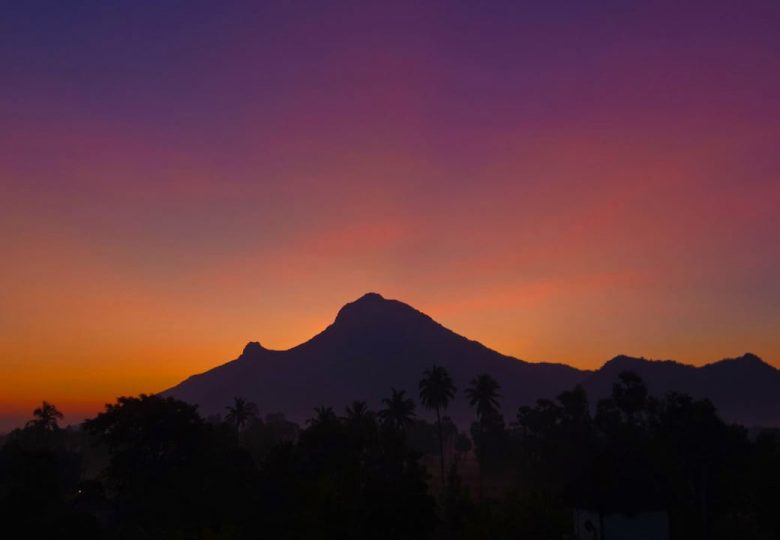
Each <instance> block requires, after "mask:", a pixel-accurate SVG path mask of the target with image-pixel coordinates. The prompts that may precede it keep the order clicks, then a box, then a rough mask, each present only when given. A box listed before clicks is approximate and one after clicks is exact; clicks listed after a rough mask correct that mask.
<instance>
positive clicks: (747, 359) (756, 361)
mask: <svg viewBox="0 0 780 540" xmlns="http://www.w3.org/2000/svg"><path fill="white" fill-rule="evenodd" d="M717 364H721V365H740V366H769V364H767V363H766V362H764V361H763V360H762V359H761V358H760V357H759V356H758V355H755V354H753V353H749V352H748V353H745V354H743V355H742V356H737V357H736V358H724V359H723V360H721V361H720V362H715V365H717Z"/></svg>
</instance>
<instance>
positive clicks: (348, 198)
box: [0, 0, 780, 427]
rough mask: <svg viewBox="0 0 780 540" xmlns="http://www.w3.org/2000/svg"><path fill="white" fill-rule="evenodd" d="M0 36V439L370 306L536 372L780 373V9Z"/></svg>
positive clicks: (235, 8) (109, 17)
mask: <svg viewBox="0 0 780 540" xmlns="http://www.w3.org/2000/svg"><path fill="white" fill-rule="evenodd" d="M0 7H1V8H2V10H1V11H0V253H1V254H2V258H1V259H0V283H1V284H2V286H1V287H0V427H3V426H6V427H7V426H8V425H11V424H12V423H14V422H17V421H18V420H19V419H20V418H21V417H24V416H26V415H27V414H28V413H29V411H30V410H31V409H32V408H33V407H34V405H35V404H36V402H39V401H40V400H41V399H47V400H50V401H53V402H55V403H57V404H58V405H59V406H60V408H62V409H63V410H64V411H65V412H66V414H67V415H68V417H67V418H66V420H71V421H74V420H76V419H78V418H80V417H82V416H83V415H85V414H92V413H94V412H95V411H96V410H97V409H98V407H99V406H100V405H101V404H102V403H103V402H106V401H109V400H112V399H113V398H114V397H115V396H116V395H118V394H129V393H138V392H142V391H146V392H154V391H157V390H161V389H163V388H166V387H168V386H171V385H172V384H174V383H176V382H178V381H179V380H181V379H182V378H184V377H186V376H187V375H190V374H192V373H195V372H200V371H203V370H205V369H207V368H209V367H212V366H214V365H216V364H218V363H221V362H224V361H226V360H228V359H230V358H234V357H235V356H236V355H237V354H238V353H239V352H240V350H241V348H242V346H243V345H244V344H245V343H246V342H247V341H249V340H255V339H256V340H259V341H261V342H262V343H263V344H264V345H265V346H267V347H272V348H286V347H290V346H292V345H295V344H297V343H299V342H301V341H303V340H305V339H307V338H309V337H310V336H312V335H313V334H314V333H316V332H318V331H319V330H321V329H322V328H323V327H324V326H325V325H326V324H328V323H329V322H330V321H331V320H332V319H333V317H334V316H335V313H336V311H337V309H338V308H339V307H340V306H341V305H342V304H344V303H345V302H347V301H350V300H353V299H355V298H357V297H358V296H360V295H361V294H363V293H365V292H367V291H378V292H380V293H382V294H383V295H385V296H387V297H390V298H398V299H401V300H404V301H406V302H408V303H411V304H412V305H414V306H415V307H417V308H419V309H421V310H423V311H425V312H426V313H428V314H430V315H431V316H433V317H434V318H435V319H437V320H439V321H440V322H442V323H444V324H445V325H446V326H449V327H450V328H452V329H453V330H455V331H457V332H459V333H461V334H464V335H466V336H469V337H471V338H474V339H478V340H480V341H482V342H483V343H485V344H486V345H488V346H490V347H492V348H495V349H497V350H499V351H501V352H504V353H507V354H512V355H515V356H518V357H520V358H524V359H528V360H532V361H534V360H539V361H541V360H546V361H563V362H567V363H571V364H572V365H575V366H579V367H586V368H592V367H597V366H599V365H600V364H601V363H602V362H603V361H605V360H606V359H608V358H610V357H612V356H614V355H615V354H617V353H627V354H634V355H645V356H648V357H661V358H670V357H671V358H677V359H680V360H683V361H687V362H691V363H697V364H700V363H703V362H705V361H711V360H715V359H718V358H721V357H724V356H734V355H737V354H740V353H743V352H745V351H748V350H750V351H753V352H755V353H757V354H759V355H761V356H763V357H764V358H765V359H766V360H768V361H769V362H771V363H773V364H774V365H778V362H780V332H778V328H779V327H780V272H778V267H779V265H780V242H778V236H779V235H778V233H780V212H778V207H779V206H780V178H779V175H780V152H778V142H779V141H780V32H778V31H777V29H778V28H780V3H778V2H776V1H772V0H768V1H764V2H754V1H742V2H733V1H729V2H724V1H706V2H705V1H702V2H679V1H675V2H628V1H625V2H624V1H604V2H583V1H572V2H556V1H546V2H516V1H515V2H506V3H503V2H454V1H448V2H408V3H404V2H354V3H353V2H311V3H309V2H302V1H301V2H278V3H275V2H254V1H251V2H200V1H191V0H188V1H181V2H173V1H168V2H131V1H118V2H106V1H79V2H62V1H51V2H40V1H35V0H33V1H29V2H27V1H25V2H3V3H2V4H1V5H0Z"/></svg>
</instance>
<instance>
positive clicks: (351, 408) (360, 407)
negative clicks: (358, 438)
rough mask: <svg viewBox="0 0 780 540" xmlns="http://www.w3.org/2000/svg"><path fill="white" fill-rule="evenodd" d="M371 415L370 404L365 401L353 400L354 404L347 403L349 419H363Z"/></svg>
mask: <svg viewBox="0 0 780 540" xmlns="http://www.w3.org/2000/svg"><path fill="white" fill-rule="evenodd" d="M368 415H369V411H368V405H367V404H366V402H365V401H358V400H356V401H353V402H352V405H347V418H348V419H349V420H354V421H358V422H359V421H361V420H363V419H364V418H366V417H367V416H368Z"/></svg>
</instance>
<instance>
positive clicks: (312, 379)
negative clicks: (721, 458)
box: [163, 293, 780, 425]
mask: <svg viewBox="0 0 780 540" xmlns="http://www.w3.org/2000/svg"><path fill="white" fill-rule="evenodd" d="M434 363H435V364H438V365H441V366H443V367H445V368H446V369H447V370H448V371H449V372H450V374H451V375H452V378H453V380H454V382H455V385H456V387H457V388H458V391H459V396H458V398H457V399H456V400H455V402H454V403H453V404H452V405H451V407H450V408H449V409H448V410H447V414H449V415H450V416H452V417H453V418H454V419H455V420H456V421H458V422H466V421H470V420H471V419H472V418H473V411H471V410H470V409H469V407H468V404H467V400H466V399H465V398H463V397H462V394H461V392H462V390H463V389H464V388H465V387H466V385H467V384H468V382H469V381H470V380H471V379H472V378H473V377H474V376H475V375H477V374H479V373H489V374H491V375H492V376H493V377H495V378H496V379H497V380H498V381H499V382H500V383H501V396H502V398H501V403H502V409H503V410H504V411H505V413H506V414H507V419H508V420H510V421H511V420H513V418H514V413H515V411H516V410H517V407H519V406H520V405H526V404H530V403H533V402H534V401H535V400H536V399H539V398H553V397H555V396H556V395H558V394H559V393H560V392H562V391H563V390H567V389H570V388H571V387H573V386H574V385H576V384H578V383H579V384H583V385H584V386H585V388H586V389H587V390H588V393H589V395H590V396H591V398H592V400H593V399H595V398H599V397H604V396H606V395H608V394H609V392H610V390H611V386H612V384H613V383H614V381H615V379H616V378H617V375H618V374H619V373H620V372H621V371H625V370H632V371H636V372H637V373H639V374H640V375H641V376H642V377H643V378H644V379H645V381H646V382H647V384H648V387H649V388H650V390H651V392H653V393H657V394H662V393H665V392H667V391H670V390H676V391H681V392H686V393H689V394H691V395H693V396H696V397H709V398H711V399H712V400H713V401H714V402H715V405H716V406H717V407H718V408H719V410H720V411H721V414H722V415H723V416H724V418H726V419H728V420H732V421H740V422H743V423H746V424H750V425H757V424H761V425H778V424H780V414H778V412H779V411H780V371H778V370H776V369H775V368H773V367H771V366H769V365H768V364H766V363H764V362H763V361H761V359H759V358H758V357H756V356H754V355H749V354H748V355H745V356H743V357H740V358H737V359H732V360H724V361H721V362H716V363H714V364H709V365H707V366H704V367H693V366H688V365H685V364H680V363H677V362H671V361H663V362H659V361H650V360H645V359H636V358H630V357H626V356H618V357H616V358H614V359H612V360H610V361H609V362H607V363H606V364H604V366H603V367H602V368H600V369H599V370H597V371H587V370H579V369H575V368H573V367H570V366H567V365H564V364H552V363H530V362H525V361H523V360H519V359H517V358H514V357H511V356H506V355H503V354H501V353H498V352H496V351H494V350H492V349H489V348H488V347H485V346H484V345H482V344H481V343H478V342H476V341H472V340H470V339H467V338H465V337H463V336H460V335H458V334H456V333H455V332H452V331H451V330H449V329H447V328H445V327H444V326H442V325H441V324H439V323H437V322H436V321H434V320H433V319H431V318H430V317H429V316H427V315H425V314H424V313H422V312H420V311H418V310H416V309H414V308H413V307H411V306H409V305H407V304H404V303H402V302H399V301H397V300H388V299H385V298H383V297H382V296H381V295H379V294H376V293H369V294H366V295H364V296H362V297H361V298H359V299H358V300H356V301H354V302H351V303H349V304H347V305H345V306H344V307H343V308H341V310H340V311H339V313H338V315H337V316H336V319H335V321H334V322H333V323H332V324H331V325H330V326H328V327H327V328H326V329H325V330H323V331H322V332H321V333H320V334H318V335H316V336H314V337H313V338H311V339H310V340H309V341H306V342H305V343H302V344H301V345H298V346H296V347H293V348H291V349H289V350H285V351H276V350H269V349H266V348H264V347H263V346H262V345H260V343H258V342H250V343H248V344H247V345H246V346H245V347H244V350H243V352H242V353H241V355H240V356H239V357H238V358H236V359H235V360H233V361H230V362H228V363H226V364H223V365H221V366H219V367H216V368H214V369H211V370H209V371H207V372H205V373H201V374H199V375H194V376H192V377H190V378H188V379H186V380H185V381H183V382H182V383H180V384H178V385H177V386H175V387H173V388H171V389H169V390H166V391H165V392H163V395H170V396H174V397H177V398H179V399H183V400H185V401H189V402H191V403H195V404H197V405H198V406H199V408H200V410H201V412H202V413H204V414H206V415H209V414H215V413H220V414H221V413H223V412H224V410H225V406H226V405H227V404H229V403H230V402H231V401H232V399H233V397H234V396H241V397H244V398H246V399H248V400H250V401H254V402H255V403H257V404H258V406H259V408H260V409H261V410H263V411H267V412H276V411H281V412H284V413H286V414H287V416H288V417H289V418H291V419H293V420H296V421H301V420H304V419H306V418H309V417H310V416H311V414H312V410H313V409H314V407H317V406H320V405H328V406H333V407H335V408H336V409H337V410H343V408H344V406H346V404H347V403H349V402H351V401H352V400H355V399H361V400H365V401H366V402H368V403H369V405H370V406H372V407H378V406H379V404H380V400H381V399H382V398H384V397H387V396H389V395H390V389H391V388H398V389H403V390H406V391H407V392H408V393H409V395H411V396H416V395H417V384H418V382H419V380H420V377H421V375H422V372H423V370H425V369H427V368H429V367H431V365H433V364H434ZM418 412H419V410H418Z"/></svg>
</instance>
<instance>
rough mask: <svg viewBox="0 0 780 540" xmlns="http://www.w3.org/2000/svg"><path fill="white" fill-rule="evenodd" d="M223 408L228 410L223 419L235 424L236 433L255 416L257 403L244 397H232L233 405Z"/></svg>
mask: <svg viewBox="0 0 780 540" xmlns="http://www.w3.org/2000/svg"><path fill="white" fill-rule="evenodd" d="M225 408H226V409H227V410H228V413H227V416H225V420H227V421H228V422H230V423H231V424H234V425H235V426H236V432H237V433H241V430H243V429H244V426H245V425H246V423H247V422H248V421H249V420H251V419H252V418H255V417H257V405H255V404H254V403H252V402H249V401H247V400H245V399H244V398H240V397H234V398H233V405H228V406H227V407H225Z"/></svg>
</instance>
